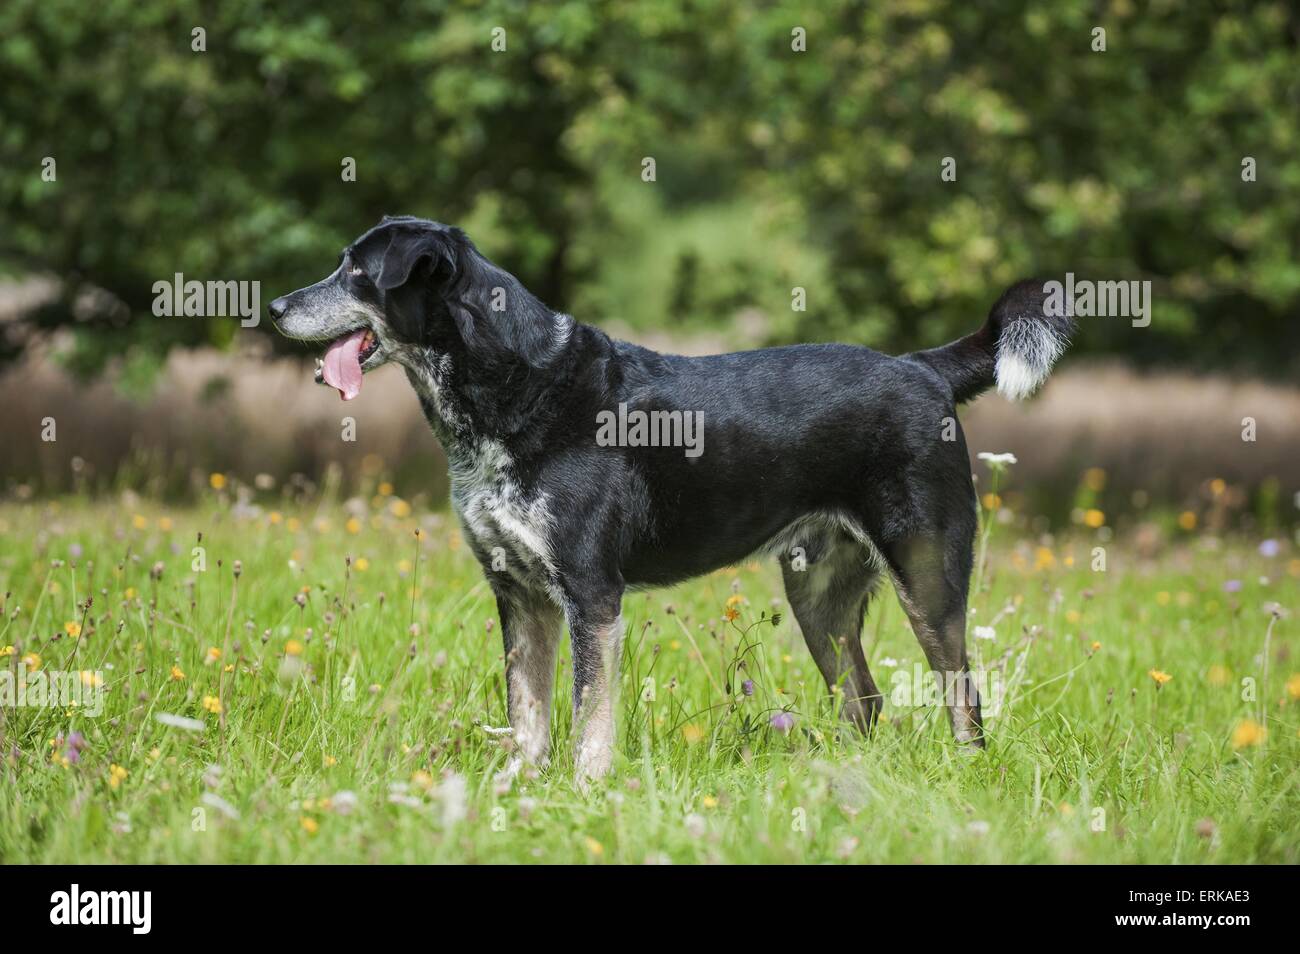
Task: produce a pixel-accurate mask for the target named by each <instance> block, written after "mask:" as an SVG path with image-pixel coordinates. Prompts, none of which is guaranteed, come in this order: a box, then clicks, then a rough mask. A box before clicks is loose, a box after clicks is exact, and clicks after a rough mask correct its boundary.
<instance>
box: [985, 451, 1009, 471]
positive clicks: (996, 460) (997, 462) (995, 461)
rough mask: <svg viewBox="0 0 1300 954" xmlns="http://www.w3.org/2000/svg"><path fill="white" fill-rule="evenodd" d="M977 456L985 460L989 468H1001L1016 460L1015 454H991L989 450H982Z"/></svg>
mask: <svg viewBox="0 0 1300 954" xmlns="http://www.w3.org/2000/svg"><path fill="white" fill-rule="evenodd" d="M975 456H976V457H978V458H979V459H980V460H982V461H984V463H986V464H987V465H988V468H989V470H1001V469H1002V468H1003V467H1005V466H1006V465H1008V464H1014V463H1015V462H1016V455H1015V454H991V453H989V452H988V451H980V452H979V453H978V454H976V455H975Z"/></svg>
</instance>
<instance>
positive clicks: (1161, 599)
mask: <svg viewBox="0 0 1300 954" xmlns="http://www.w3.org/2000/svg"><path fill="white" fill-rule="evenodd" d="M1172 599H1173V597H1172V596H1170V595H1169V594H1168V593H1167V592H1165V591H1164V590H1161V591H1160V592H1159V593H1157V594H1156V605H1157V606H1168V605H1169V601H1170V600H1172Z"/></svg>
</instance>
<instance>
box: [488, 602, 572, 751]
mask: <svg viewBox="0 0 1300 954" xmlns="http://www.w3.org/2000/svg"><path fill="white" fill-rule="evenodd" d="M496 596H497V612H498V614H499V615H500V617H501V634H502V640H503V642H504V646H505V655H506V709H507V712H508V713H509V716H510V728H511V730H512V732H513V735H514V742H515V751H516V753H517V754H516V757H515V758H514V759H513V760H511V763H510V765H509V768H508V770H507V771H508V772H509V773H510V774H511V775H513V774H514V773H516V772H518V771H519V769H520V768H522V767H523V765H524V764H528V765H537V766H542V765H545V764H546V761H547V758H548V755H549V752H550V745H551V690H552V687H553V685H554V682H555V652H556V649H557V648H558V646H559V643H560V631H561V623H562V621H563V614H562V613H561V612H560V608H559V607H558V606H556V605H555V604H554V603H553V602H551V601H550V600H549V599H548V598H547V597H546V596H544V595H542V594H539V593H530V592H526V591H523V590H519V589H515V588H509V589H498V591H497V594H496Z"/></svg>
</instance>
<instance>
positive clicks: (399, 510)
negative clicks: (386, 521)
mask: <svg viewBox="0 0 1300 954" xmlns="http://www.w3.org/2000/svg"><path fill="white" fill-rule="evenodd" d="M388 512H389V513H391V514H392V515H393V516H394V517H399V518H400V517H409V516H410V515H411V505H410V504H409V503H407V502H406V501H405V500H402V499H401V498H400V497H398V498H396V499H394V500H393V502H392V503H390V504H389V505H388Z"/></svg>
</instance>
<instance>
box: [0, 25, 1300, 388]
mask: <svg viewBox="0 0 1300 954" xmlns="http://www.w3.org/2000/svg"><path fill="white" fill-rule="evenodd" d="M1297 17H1298V15H1297V13H1296V11H1295V9H1294V8H1293V7H1292V6H1289V5H1286V4H1283V3H1280V2H1279V3H1249V2H1245V0H1236V2H1228V3H1224V4H1216V5H1213V6H1207V5H1187V4H1181V3H1177V2H1174V0H1158V2H1155V3H1152V4H1147V5H1143V6H1142V8H1141V9H1140V10H1139V8H1138V5H1136V4H1134V3H1132V2H1130V0H1115V2H1112V3H1109V4H1107V5H1104V7H1103V8H1102V9H1100V11H1099V9H1098V7H1097V5H1096V4H1094V3H1090V2H1084V0H1063V2H1060V3H1054V4H1050V5H1042V4H1038V3H1030V2H1018V0H1002V2H999V3H994V4H980V5H974V4H969V3H964V2H961V0H908V2H905V3H895V4H861V3H858V2H855V0H828V2H824V3H820V4H817V5H814V6H811V7H810V6H809V5H805V4H794V3H782V2H778V3H772V4H762V5H754V4H748V3H744V2H741V0H699V2H690V0H642V2H637V3H628V4H605V5H592V4H589V3H585V2H551V3H540V4H539V3H525V2H522V0H489V2H482V3H475V2H451V0H412V2H408V3H404V4H401V5H396V6H394V5H370V6H367V5H355V4H350V5H325V6H322V5H321V4H319V3H314V2H313V3H308V2H305V0H290V2H286V3H277V4H274V5H271V4H267V3H265V2H264V0H230V2H227V3H222V4H220V5H210V4H200V3H197V2H181V3H166V4H164V3H160V2H158V0H137V2H131V3H127V2H122V0H109V2H105V3H100V4H84V3H80V2H77V0H10V2H8V3H6V4H5V5H4V7H3V9H0V115H3V117H4V122H3V125H0V159H2V161H3V167H4V170H5V172H4V176H3V178H2V179H0V221H2V223H3V225H2V227H0V268H2V269H5V270H8V271H16V272H23V271H31V270H37V271H44V272H49V273H52V274H54V275H56V276H58V277H60V278H62V279H64V280H65V284H64V289H65V290H64V294H63V296H62V298H61V299H60V300H59V301H57V302H55V303H53V304H52V305H51V306H49V307H46V308H43V309H40V310H39V311H37V312H36V313H34V314H31V315H28V316H27V320H26V326H27V327H28V328H31V329H50V328H54V327H69V328H72V329H74V331H75V333H76V335H77V337H78V338H79V339H80V341H81V343H80V344H79V345H78V347H77V349H76V358H75V360H76V362H77V366H78V368H79V369H81V370H84V369H85V368H88V367H94V366H97V365H99V364H102V363H103V361H104V360H106V359H107V358H109V357H112V356H115V355H121V354H125V353H128V352H132V351H138V352H139V353H140V354H141V355H144V356H145V357H146V358H147V357H148V356H151V355H153V356H157V355H161V354H164V353H165V352H166V351H167V349H168V348H170V347H172V346H174V345H177V344H197V343H203V342H210V343H216V344H225V343H227V342H228V341H229V339H230V338H231V337H233V336H232V333H231V332H232V329H231V328H230V327H228V325H229V323H228V322H221V321H215V322H214V321H204V320H189V321H186V320H183V319H181V320H178V319H157V318H154V317H153V316H152V314H150V305H151V302H152V297H153V296H152V291H151V287H152V284H153V282H155V281H158V280H160V279H166V278H169V277H170V276H171V275H173V274H174V273H175V272H178V271H179V272H183V273H185V274H186V275H187V277H203V278H217V277H219V278H222V279H229V278H236V279H258V280H261V281H262V283H263V288H264V292H263V302H265V301H266V300H269V298H270V297H271V296H272V295H274V294H278V293H280V292H282V291H284V290H287V289H290V288H294V287H297V286H299V285H300V284H303V283H305V282H307V281H310V280H314V279H316V278H318V277H319V276H320V274H321V273H322V270H323V267H324V266H325V265H327V264H328V263H331V262H332V261H333V260H334V256H335V255H336V254H337V251H338V249H339V248H340V247H341V246H342V245H343V244H344V243H346V241H348V240H349V239H350V238H352V237H353V236H355V235H356V234H357V233H358V232H359V231H361V230H362V229H363V228H365V227H366V226H368V225H369V224H372V223H373V222H374V221H375V220H377V219H378V218H379V216H380V215H382V214H384V213H397V212H410V213H416V214H422V215H427V216H430V217H433V218H438V219H441V220H443V221H451V222H456V223H459V224H461V225H463V226H465V227H466V228H467V229H469V230H470V232H471V234H472V235H474V237H475V238H476V240H477V241H478V242H479V244H480V245H481V246H482V247H483V248H484V250H485V251H486V252H487V253H488V254H489V255H490V256H492V257H493V258H495V259H497V260H498V261H500V262H501V263H502V264H503V265H505V266H506V267H508V268H511V269H513V270H515V271H517V272H518V273H519V274H520V275H521V277H522V278H523V279H524V280H525V282H526V283H527V284H529V286H530V287H532V288H533V289H534V290H536V291H537V292H538V293H539V294H540V295H541V296H542V297H543V298H544V299H546V300H547V301H549V302H550V303H552V304H553V305H555V306H556V307H560V308H566V309H570V310H573V311H575V312H578V313H579V315H580V317H582V318H584V319H588V320H593V321H598V322H599V321H603V320H606V319H609V318H620V319H622V320H625V321H627V322H628V323H630V324H632V325H634V326H639V327H644V328H656V329H662V330H666V331H669V332H672V331H678V330H696V329H699V328H710V329H721V330H722V331H723V332H724V333H725V332H726V331H727V330H728V329H730V327H731V322H732V320H733V319H734V318H735V316H736V314H737V313H739V312H742V311H751V312H756V313H758V314H761V315H762V316H764V317H765V319H766V321H765V324H764V326H763V327H764V329H765V335H766V339H767V340H772V341H790V340H817V339H832V338H833V339H841V340H851V341H862V342H869V343H872V344H875V345H878V346H881V347H884V348H891V349H900V348H909V347H915V346H920V345H929V344H933V343H936V342H939V341H942V340H946V339H948V338H951V337H953V336H954V335H955V334H958V333H960V332H964V331H966V330H968V329H970V328H972V327H973V326H974V325H975V324H976V323H977V322H978V321H979V320H980V318H981V317H982V315H983V314H984V313H985V312H986V311H987V309H988V306H989V304H990V303H991V301H992V300H993V298H994V297H995V296H996V295H997V294H998V293H999V292H1000V291H1001V290H1002V288H1003V287H1004V286H1005V285H1007V284H1009V283H1010V282H1011V281H1013V280H1015V279H1017V278H1019V277H1023V276H1024V275H1027V274H1039V275H1042V276H1044V277H1045V278H1050V277H1060V276H1062V275H1063V274H1064V272H1066V271H1067V270H1072V271H1074V272H1075V273H1076V274H1078V275H1079V276H1081V277H1095V278H1099V279H1149V280H1151V281H1152V282H1153V291H1154V302H1155V303H1154V309H1153V321H1152V325H1151V327H1149V328H1146V329H1134V328H1132V327H1130V326H1129V324H1128V323H1127V322H1125V321H1123V320H1122V319H1091V320H1090V321H1088V322H1087V323H1086V324H1085V327H1084V330H1083V333H1082V335H1081V341H1080V345H1079V347H1080V349H1081V350H1084V351H1089V350H1091V351H1100V352H1111V353H1120V354H1124V355H1128V356H1131V357H1134V358H1136V359H1138V360H1142V361H1147V362H1154V361H1186V362H1192V363H1200V364H1204V365H1209V364H1213V365H1215V366H1217V367H1223V365H1224V363H1225V362H1227V361H1231V362H1239V363H1241V364H1242V365H1247V366H1250V367H1252V368H1254V369H1256V370H1266V371H1273V372H1285V371H1292V372H1294V371H1295V369H1296V365H1295V362H1296V360H1297V358H1296V355H1298V354H1300V347H1297V345H1300V323H1297V322H1296V321H1295V320H1294V319H1295V318H1296V316H1297V311H1298V310H1300V264H1297V262H1300V254H1297V253H1298V251H1300V250H1298V249H1297V247H1296V243H1297V241H1298V240H1300V239H1298V237H1300V205H1297V203H1295V202H1294V201H1292V199H1293V197H1294V195H1295V194H1296V190H1297V188H1300V113H1297V111H1296V109H1295V108H1294V107H1295V103H1296V101H1297V97H1298V96H1300V50H1297V47H1296V44H1295V42H1294V36H1295V35H1296V33H1297V30H1300V21H1298V19H1297ZM195 27H202V28H203V29H204V30H206V45H207V49H206V52H195V51H193V50H192V49H191V42H192V39H191V31H192V30H193V29H194V28H195ZM496 27H502V28H504V29H505V31H506V33H505V37H506V43H507V48H506V50H505V51H504V52H494V51H493V50H492V46H491V44H492V40H493V33H492V31H493V29H494V28H496ZM795 27H802V28H803V29H805V30H806V31H807V51H806V52H796V51H794V50H792V48H791V30H792V29H793V28H795ZM1096 27H1103V28H1105V30H1106V31H1107V36H1106V45H1107V49H1106V50H1105V52H1096V51H1094V50H1093V49H1092V46H1093V35H1092V34H1093V30H1094V28H1096ZM47 156H49V157H53V158H55V159H56V161H57V163H58V165H57V171H58V178H57V181H55V182H45V181H42V179H41V176H40V170H41V162H42V159H43V158H44V157H47ZM646 156H653V157H654V158H655V159H656V162H657V180H656V181H655V182H653V183H647V182H642V181H641V179H640V171H641V165H640V164H641V160H642V158H643V157H646ZM1247 156H1249V157H1253V158H1254V159H1255V161H1256V163H1257V181H1254V182H1244V181H1243V180H1242V174H1241V173H1242V160H1243V157H1247ZM344 157H352V158H354V159H355V160H356V164H357V179H356V181H355V182H344V181H343V180H342V177H341V163H342V161H343V159H344ZM944 157H953V158H954V159H955V160H956V163H957V179H956V181H955V182H944V181H942V180H941V179H940V164H941V162H942V161H943V159H944ZM796 285H798V286H801V287H805V288H807V289H808V310H807V311H806V312H792V311H791V308H790V289H791V288H792V287H793V286H796ZM87 286H89V287H93V288H98V289H103V290H105V291H107V292H108V293H109V295H107V296H102V299H101V300H100V302H99V304H98V306H97V307H86V306H84V304H83V306H82V307H79V308H74V302H75V301H76V299H77V298H78V296H79V294H80V293H81V292H83V291H84V289H85V287H87ZM263 330H265V329H263ZM12 332H13V329H11V334H10V336H9V340H8V341H7V342H6V343H5V344H4V345H3V346H2V347H3V352H0V354H3V355H4V356H9V357H12V355H13V354H14V353H16V350H17V348H18V347H19V346H20V345H21V344H22V341H23V340H24V339H23V337H22V335H15V334H14V333H12Z"/></svg>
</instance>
